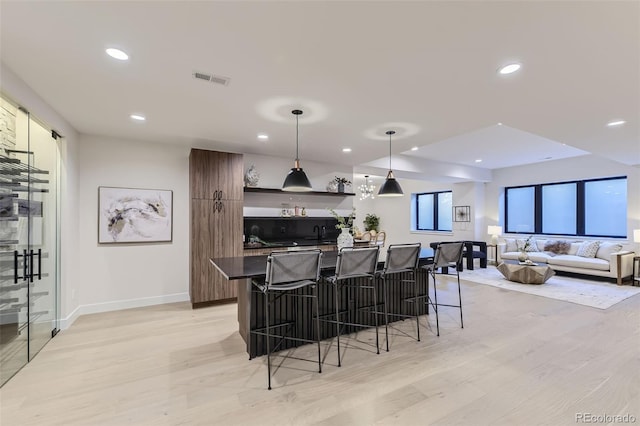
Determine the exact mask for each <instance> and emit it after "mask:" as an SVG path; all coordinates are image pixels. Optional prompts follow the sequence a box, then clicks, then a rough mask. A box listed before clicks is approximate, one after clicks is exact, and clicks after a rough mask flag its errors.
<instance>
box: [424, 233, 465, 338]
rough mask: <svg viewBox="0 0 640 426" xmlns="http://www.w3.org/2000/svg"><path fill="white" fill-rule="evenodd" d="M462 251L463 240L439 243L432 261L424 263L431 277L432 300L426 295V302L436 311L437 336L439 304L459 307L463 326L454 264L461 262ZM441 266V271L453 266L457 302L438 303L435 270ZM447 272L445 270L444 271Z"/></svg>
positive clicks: (460, 295) (458, 272)
mask: <svg viewBox="0 0 640 426" xmlns="http://www.w3.org/2000/svg"><path fill="white" fill-rule="evenodd" d="M463 251H464V242H454V243H439V244H438V245H437V247H436V252H435V255H434V257H433V263H432V264H429V265H425V266H424V267H423V268H425V269H426V270H427V271H428V272H429V273H430V274H431V277H432V278H433V298H434V300H433V302H432V301H431V298H430V297H428V296H427V302H426V303H429V304H430V305H431V306H432V307H433V310H434V311H435V312H436V329H437V331H438V336H440V323H439V321H438V307H439V306H448V307H452V308H459V309H460V324H461V326H462V328H464V322H463V320H462V293H461V292H460V270H459V269H458V268H457V267H456V265H458V264H460V263H461V262H462V256H463V254H464V253H463ZM439 268H442V271H448V268H453V269H454V270H455V271H456V275H457V277H458V304H457V305H450V304H444V303H438V289H437V287H436V270H437V269H439ZM444 274H447V272H444Z"/></svg>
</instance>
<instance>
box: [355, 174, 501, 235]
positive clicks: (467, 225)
mask: <svg viewBox="0 0 640 426" xmlns="http://www.w3.org/2000/svg"><path fill="white" fill-rule="evenodd" d="M398 182H399V183H400V186H402V190H403V191H404V194H405V195H404V196H403V197H388V198H385V197H376V198H375V199H373V200H371V199H366V200H360V199H359V197H356V201H355V203H354V205H355V206H356V211H357V212H358V217H357V222H356V225H357V226H358V227H359V228H360V229H361V230H363V229H364V226H363V224H362V220H363V219H364V218H365V216H366V215H367V214H368V213H373V214H376V215H378V216H379V217H380V230H381V231H385V232H386V233H387V237H386V238H387V239H386V245H387V246H388V245H389V244H400V243H414V242H420V243H422V246H423V247H429V243H431V242H434V241H455V240H481V241H486V240H487V238H488V236H485V235H484V234H483V233H482V232H481V229H482V226H483V225H484V222H483V218H484V212H483V211H482V210H480V211H478V209H482V207H483V203H484V201H483V200H484V187H483V184H481V183H474V182H468V183H442V182H426V181H420V180H409V179H398ZM380 184H381V181H376V191H377V190H378V189H379V187H380ZM447 190H451V191H453V205H454V206H470V208H471V221H470V222H454V224H453V231H452V232H429V231H412V230H411V227H412V226H411V194H412V193H421V192H432V191H447ZM485 229H486V227H485Z"/></svg>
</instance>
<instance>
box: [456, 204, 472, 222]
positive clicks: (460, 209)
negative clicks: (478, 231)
mask: <svg viewBox="0 0 640 426" xmlns="http://www.w3.org/2000/svg"><path fill="white" fill-rule="evenodd" d="M453 221H454V222H471V207H470V206H453Z"/></svg>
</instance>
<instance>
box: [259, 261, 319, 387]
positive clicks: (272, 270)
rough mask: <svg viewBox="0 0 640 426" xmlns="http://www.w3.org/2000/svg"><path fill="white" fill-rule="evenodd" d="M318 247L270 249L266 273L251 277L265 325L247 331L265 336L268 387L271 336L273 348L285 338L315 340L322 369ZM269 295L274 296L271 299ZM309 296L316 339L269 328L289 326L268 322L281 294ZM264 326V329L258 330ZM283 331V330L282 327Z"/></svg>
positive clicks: (274, 349) (269, 381)
mask: <svg viewBox="0 0 640 426" xmlns="http://www.w3.org/2000/svg"><path fill="white" fill-rule="evenodd" d="M321 257H322V252H321V251H320V250H304V251H303V250H300V251H290V252H274V253H271V254H270V255H269V257H268V258H267V269H266V277H265V280H264V282H261V281H257V280H252V281H251V283H252V284H253V286H254V287H255V288H256V289H258V291H260V292H261V293H263V295H264V307H265V312H266V315H265V328H264V329H257V330H252V331H251V333H253V334H258V335H261V336H266V344H267V375H268V389H269V390H271V353H272V349H271V347H270V344H271V342H270V341H271V338H273V337H275V338H279V339H280V341H279V342H278V344H276V345H275V347H274V348H273V351H276V350H277V348H278V346H280V344H282V342H283V341H285V340H294V341H298V342H306V343H313V342H316V343H317V344H318V373H322V359H321V355H320V323H319V320H318V289H317V282H318V280H319V278H320V259H321ZM304 288H309V289H310V290H311V292H310V294H309V293H305V292H303V291H299V290H301V289H304ZM272 295H275V297H274V298H273V299H272ZM283 296H286V297H294V298H303V299H309V298H311V299H312V300H313V301H314V302H315V323H316V324H315V325H316V340H309V339H303V338H300V337H294V336H288V335H285V334H284V333H283V334H274V333H272V330H273V329H277V328H282V327H285V326H286V327H289V328H291V323H289V322H287V323H284V324H273V325H271V324H270V320H271V306H272V303H273V302H275V301H276V300H278V299H280V298H281V297H283ZM260 330H264V331H260ZM285 333H286V330H285Z"/></svg>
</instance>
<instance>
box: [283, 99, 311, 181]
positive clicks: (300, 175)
mask: <svg viewBox="0 0 640 426" xmlns="http://www.w3.org/2000/svg"><path fill="white" fill-rule="evenodd" d="M291 113H292V114H293V115H295V116H296V161H295V163H294V165H293V168H292V169H291V170H290V171H289V173H288V174H287V177H286V178H285V179H284V183H283V184H282V190H283V191H292V192H309V191H312V190H313V188H311V182H309V178H307V175H306V173H305V172H304V170H302V167H300V159H299V158H298V116H300V115H301V114H302V111H301V110H299V109H294V110H293V111H291Z"/></svg>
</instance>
